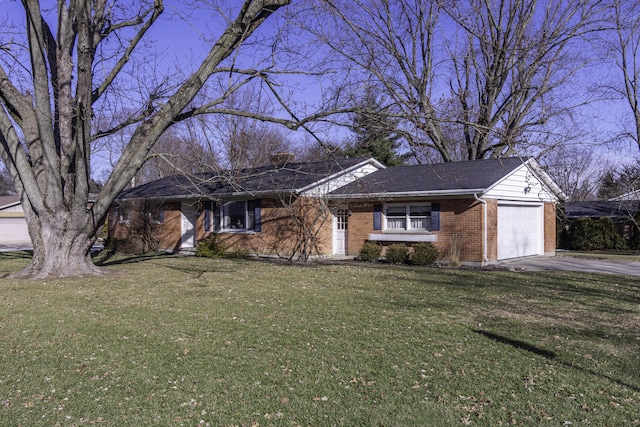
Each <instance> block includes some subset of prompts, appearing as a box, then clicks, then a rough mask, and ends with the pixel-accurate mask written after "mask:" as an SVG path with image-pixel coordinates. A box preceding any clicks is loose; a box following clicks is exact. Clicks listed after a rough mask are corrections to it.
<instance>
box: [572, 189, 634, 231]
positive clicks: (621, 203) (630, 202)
mask: <svg viewBox="0 0 640 427" xmlns="http://www.w3.org/2000/svg"><path fill="white" fill-rule="evenodd" d="M634 193H636V194H635V198H634V197H632V195H633V193H628V194H627V195H623V196H620V197H616V198H614V199H611V200H595V201H586V202H567V203H565V205H564V215H565V217H566V220H567V224H571V222H572V221H574V220H576V219H578V218H590V219H594V220H595V219H600V218H610V219H611V221H613V224H614V226H615V227H616V230H617V232H618V234H619V235H620V237H622V238H623V239H625V240H627V241H629V239H631V236H632V235H633V234H634V231H633V230H634V229H636V227H637V224H636V221H637V219H636V218H637V215H638V213H639V212H640V200H638V198H637V197H638V193H637V192H634Z"/></svg>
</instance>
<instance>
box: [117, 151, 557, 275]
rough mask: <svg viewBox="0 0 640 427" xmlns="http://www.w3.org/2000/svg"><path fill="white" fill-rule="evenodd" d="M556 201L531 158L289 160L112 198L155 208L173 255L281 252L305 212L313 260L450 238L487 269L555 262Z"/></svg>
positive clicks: (295, 241) (121, 220) (295, 236)
mask: <svg viewBox="0 0 640 427" xmlns="http://www.w3.org/2000/svg"><path fill="white" fill-rule="evenodd" d="M563 198H564V195H563V193H562V191H561V190H560V188H559V187H558V186H557V185H556V184H555V183H554V182H553V180H552V179H551V178H550V177H549V176H548V175H547V174H546V173H545V172H544V171H543V170H542V169H541V168H540V167H539V165H538V164H537V163H536V162H535V160H533V159H525V160H524V161H523V160H521V159H519V158H506V159H490V160H476V161H469V162H458V163H443V164H437V165H419V166H401V167H393V168H384V167H383V166H382V165H381V164H380V163H378V162H377V161H375V160H373V159H368V160H362V159H346V160H339V161H330V162H313V163H290V164H286V165H272V166H266V167H263V168H256V169H251V170H243V171H238V172H237V173H231V174H220V175H218V176H215V175H203V176H201V177H199V178H197V179H195V180H194V179H191V180H190V179H188V178H186V177H180V176H176V177H169V178H163V179H160V180H157V181H154V182H151V183H148V184H145V185H141V186H139V187H134V188H132V189H129V190H126V191H124V192H123V193H122V194H121V195H120V197H119V198H118V200H119V202H120V203H123V205H122V206H125V202H126V201H133V200H156V201H158V202H161V203H162V209H161V213H159V214H158V215H157V220H158V222H162V224H161V225H160V230H159V233H160V234H159V241H160V247H161V248H162V249H165V250H170V251H177V250H180V249H192V248H194V247H195V245H196V244H197V242H198V241H199V240H201V239H202V238H204V237H205V236H206V235H208V234H209V233H212V232H217V233H219V236H220V237H221V238H222V239H223V240H224V241H225V242H227V243H228V244H230V245H236V246H240V247H242V248H244V249H245V250H246V251H248V252H250V253H253V254H258V255H280V256H284V255H290V254H291V253H292V252H295V250H297V249H299V248H298V246H299V240H300V238H299V234H300V233H301V230H302V228H303V227H302V225H301V222H300V221H299V220H298V218H297V217H298V216H299V215H300V214H304V215H307V219H309V218H312V219H313V218H315V221H316V226H317V227H316V232H315V233H316V240H315V241H314V245H315V246H314V253H315V254H317V255H349V256H356V255H357V254H358V252H359V250H360V248H361V247H362V245H363V244H364V242H365V241H375V242H379V243H380V244H382V245H388V244H393V243H396V242H397V243H406V244H409V245H411V244H413V243H416V242H432V243H433V244H434V245H435V246H436V247H437V248H438V249H439V251H440V254H441V258H443V259H446V258H447V257H448V255H447V254H448V253H449V250H450V249H451V244H452V242H459V245H460V248H459V249H460V260H461V261H462V262H465V263H467V264H477V265H484V264H488V263H492V262H495V261H497V260H501V259H507V258H514V257H522V256H530V255H553V254H555V238H556V237H555V234H556V233H555V224H556V222H555V217H556V211H555V204H556V202H558V201H559V200H561V199H563ZM122 206H121V207H122ZM293 208H296V209H295V212H296V213H295V215H292V212H294V209H293ZM324 212H326V215H324V214H323V213H324ZM127 221H128V219H127V213H126V212H125V211H123V210H122V209H114V210H113V211H112V215H111V216H110V218H109V233H110V236H113V237H116V238H124V237H127V235H128V233H129V232H128V223H127Z"/></svg>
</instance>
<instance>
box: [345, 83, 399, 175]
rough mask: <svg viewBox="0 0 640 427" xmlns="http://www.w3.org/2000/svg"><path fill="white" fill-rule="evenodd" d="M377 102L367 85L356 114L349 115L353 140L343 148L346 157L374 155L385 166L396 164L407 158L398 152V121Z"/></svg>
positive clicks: (371, 89)
mask: <svg viewBox="0 0 640 427" xmlns="http://www.w3.org/2000/svg"><path fill="white" fill-rule="evenodd" d="M384 110H385V109H384V107H382V106H381V105H380V101H379V100H378V97H377V96H376V95H375V94H374V92H373V88H369V89H368V90H367V91H366V93H365V97H364V100H363V102H362V104H361V106H360V108H359V109H358V111H357V112H356V113H354V114H353V116H352V117H351V126H350V127H351V131H352V132H353V133H354V134H355V139H354V140H353V141H352V142H350V143H348V144H347V146H346V147H345V148H344V150H342V155H343V156H345V157H373V158H375V159H376V160H378V161H379V162H380V163H382V164H384V165H385V166H398V165H401V164H403V163H404V162H405V160H406V159H407V158H408V157H409V156H408V155H407V154H400V155H399V154H398V149H399V148H400V136H399V135H398V134H397V132H396V128H397V120H393V119H392V118H390V117H389V116H388V115H387V114H386V113H385V111H384Z"/></svg>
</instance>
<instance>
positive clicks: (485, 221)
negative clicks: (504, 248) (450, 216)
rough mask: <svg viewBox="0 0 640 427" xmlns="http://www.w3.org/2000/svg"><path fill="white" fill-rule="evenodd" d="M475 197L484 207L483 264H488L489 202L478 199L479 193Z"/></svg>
mask: <svg viewBox="0 0 640 427" xmlns="http://www.w3.org/2000/svg"><path fill="white" fill-rule="evenodd" d="M473 197H475V199H476V200H477V201H479V202H480V203H482V204H483V205H484V206H483V208H482V223H483V224H482V263H483V264H486V263H487V262H488V259H487V201H486V200H483V199H481V198H480V197H478V194H477V193H474V194H473Z"/></svg>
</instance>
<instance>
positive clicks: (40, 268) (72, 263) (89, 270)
mask: <svg viewBox="0 0 640 427" xmlns="http://www.w3.org/2000/svg"><path fill="white" fill-rule="evenodd" d="M23 207H24V211H25V218H26V220H27V224H28V225H29V234H30V236H31V240H32V243H33V257H32V259H31V262H30V263H29V264H28V265H27V266H26V267H25V268H24V269H23V270H22V271H20V272H18V273H15V274H13V275H12V276H11V277H13V278H30V279H42V278H47V277H74V276H76V277H77V276H87V275H92V276H95V275H101V274H104V270H103V269H101V268H99V267H97V266H96V265H95V264H94V263H93V260H92V259H91V247H92V246H93V244H94V243H95V241H96V238H97V235H96V232H95V230H96V227H93V226H92V224H91V222H88V221H87V220H88V219H89V217H90V213H89V212H87V213H85V214H83V215H80V217H78V215H76V216H73V215H71V214H70V213H68V212H58V213H57V214H53V215H51V214H47V213H43V214H41V215H36V213H35V212H34V211H33V210H32V209H31V208H30V206H29V204H28V202H23Z"/></svg>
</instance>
